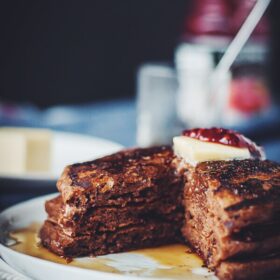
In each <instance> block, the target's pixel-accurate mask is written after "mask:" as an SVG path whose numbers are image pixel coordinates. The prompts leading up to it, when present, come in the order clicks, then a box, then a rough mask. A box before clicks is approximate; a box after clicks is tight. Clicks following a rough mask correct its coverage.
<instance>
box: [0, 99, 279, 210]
mask: <svg viewBox="0 0 280 280" xmlns="http://www.w3.org/2000/svg"><path fill="white" fill-rule="evenodd" d="M279 112H280V110H278V109H275V110H272V111H271V113H270V114H268V115H267V116H264V117H263V118H256V119H255V120H251V121H250V122H249V123H244V124H243V125H242V126H239V127H236V129H238V130H241V131H242V132H243V133H245V134H246V135H248V136H249V137H253V138H255V137H256V138H257V139H258V140H259V141H258V144H261V145H263V146H264V148H265V150H266V153H267V157H268V158H269V159H272V160H276V161H279V162H280V114H279ZM136 120H137V118H136V102H135V100H133V99H126V100H117V101H107V102H98V103H92V104H82V105H75V106H55V107H52V108H49V109H46V110H39V109H38V108H35V107H33V106H21V107H19V106H7V105H5V106H2V107H1V105H0V125H11V126H30V127H44V128H50V129H54V130H60V131H68V132H76V133H83V134H87V135H93V136H97V137H103V138H107V139H110V140H113V141H116V142H118V143H120V144H122V145H124V146H127V147H129V146H135V145H136V137H135V135H136ZM9 183H10V182H7V181H1V183H0V184H9ZM13 184H18V182H13ZM21 184H22V182H21ZM27 187H28V186H27ZM3 189H6V190H7V188H3V187H2V188H1V185H0V209H1V208H5V207H7V206H9V205H11V204H14V203H16V202H19V201H22V200H25V199H27V198H30V197H34V196H38V195H41V194H44V193H48V192H54V191H55V184H53V187H52V188H50V189H48V188H44V187H43V186H42V188H40V192H32V188H31V189H30V190H29V191H28V192H27V191H26V192H17V191H12V192H9V193H7V192H6V193H4V192H3ZM25 189H28V188H25Z"/></svg>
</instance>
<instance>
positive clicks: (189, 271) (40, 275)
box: [0, 195, 216, 280]
mask: <svg viewBox="0 0 280 280" xmlns="http://www.w3.org/2000/svg"><path fill="white" fill-rule="evenodd" d="M51 197H53V195H51V196H50V195H48V196H43V197H40V198H36V199H32V200H30V201H27V202H24V203H21V204H18V205H16V206H13V207H11V208H9V209H7V210H5V211H4V212H2V213H1V214H0V228H1V231H0V240H2V242H4V241H3V240H4V237H5V233H4V230H6V231H7V230H10V229H20V228H24V227H27V226H29V225H30V224H31V223H34V222H37V223H42V222H43V220H44V219H45V218H46V214H45V211H44V202H45V201H46V200H47V199H50V198H51ZM24 245H28V244H24ZM29 245H30V244H29ZM168 248H169V249H168V250H171V251H170V252H169V251H168V250H166V249H165V253H162V254H161V251H159V250H162V249H161V248H160V249H149V250H148V251H149V252H153V250H154V251H155V250H158V251H157V254H158V255H159V256H160V257H161V258H164V257H165V256H166V260H165V261H166V262H165V263H162V262H160V261H158V259H156V258H153V257H152V256H151V255H149V254H143V250H142V251H134V252H128V253H119V254H111V255H107V256H101V257H97V258H79V259H74V260H73V263H75V262H76V263H80V264H81V263H83V264H88V265H92V264H96V263H102V264H103V265H104V264H106V267H107V268H108V267H109V268H111V270H113V271H115V272H114V273H112V272H106V271H108V269H103V266H100V267H101V268H100V267H99V268H98V269H96V268H92V269H86V268H79V267H74V266H72V265H71V264H72V263H70V264H58V263H55V262H52V261H47V260H43V259H40V258H37V257H33V256H29V255H27V254H23V253H20V252H17V251H15V250H13V249H11V248H9V247H7V246H5V245H3V244H0V254H1V257H2V258H3V259H4V260H5V261H6V262H7V263H8V264H9V265H10V266H11V267H13V268H14V269H16V270H17V271H19V272H20V273H22V274H24V275H26V276H29V277H31V278H33V279H38V280H50V279H68V280H74V279H83V280H90V279H104V280H128V279H130V280H132V279H137V280H139V279H150V280H151V279H189V280H191V279H193V280H202V279H203V280H206V279H207V280H210V279H211V280H212V279H216V277H214V276H213V275H212V274H211V273H209V272H208V271H207V269H205V268H202V267H201V264H200V261H199V259H198V258H197V257H196V259H195V257H193V256H192V258H191V257H190V256H191V255H190V254H187V253H186V252H185V248H184V251H183V253H184V255H182V256H180V258H182V257H183V259H184V262H186V264H185V266H182V265H181V266H180V263H178V265H177V259H178V255H177V254H175V253H173V251H172V249H170V248H171V247H170V246H169V247H168ZM144 251H145V250H144ZM162 252H163V251H162ZM166 252H167V255H165V254H166ZM168 253H169V254H168ZM173 258H175V259H174V260H176V262H174V260H173V262H172V259H173ZM185 258H186V259H185ZM188 258H189V260H188ZM193 258H194V259H195V262H193ZM178 260H179V259H178ZM180 261H182V259H180ZM192 262H193V263H192ZM198 263H199V265H198ZM194 264H196V265H194ZM188 266H190V267H189V268H188ZM176 269H177V270H176ZM159 271H160V272H161V273H160V276H156V275H157V274H156V272H159ZM176 271H177V273H176ZM178 271H179V274H178ZM181 273H182V275H181ZM186 275H187V276H186ZM181 276H182V277H181Z"/></svg>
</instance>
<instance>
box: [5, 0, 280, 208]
mask: <svg viewBox="0 0 280 280" xmlns="http://www.w3.org/2000/svg"><path fill="white" fill-rule="evenodd" d="M198 2H199V3H202V4H201V5H202V6H201V7H203V5H204V4H205V5H208V4H209V3H210V5H212V4H213V3H214V4H215V3H216V4H217V3H218V4H217V5H218V6H219V7H222V8H221V9H222V10H223V7H225V5H227V4H228V3H232V5H234V4H236V3H239V4H240V3H241V4H240V5H242V3H249V4H250V3H251V4H252V3H253V4H254V3H255V2H256V1H255V0H246V1H245V0H244V1H241V0H197V1H191V0H175V1H170V0H152V1H151V0H141V1H131V0H122V1H115V0H79V1H77V0H75V1H74V0H67V1H66V0H48V1H43V0H40V1H38V0H25V1H20V0H11V1H1V2H0V36H1V37H0V40H1V41H0V126H21V127H43V128H50V129H53V130H58V131H66V132H76V133H81V134H86V135H90V136H97V137H103V138H106V139H109V140H113V141H116V142H118V143H120V144H122V145H124V146H126V147H131V146H136V145H141V141H140V140H139V139H140V138H141V137H140V138H137V133H139V131H138V129H139V114H140V115H141V112H139V102H140V101H141V100H140V101H139V69H143V68H141V66H142V65H147V63H148V64H149V65H157V66H158V65H159V63H160V65H165V63H167V64H166V65H168V67H167V68H166V69H167V72H164V75H169V76H170V75H171V76H172V75H175V76H176V75H177V74H176V65H175V58H176V50H177V49H178V46H179V45H180V44H182V42H183V41H184V40H185V38H186V37H185V35H186V32H187V30H186V29H187V27H186V22H188V20H189V19H190V18H191V17H192V16H193V10H192V9H193V7H194V4H195V3H198ZM211 3H212V4H211ZM244 5H245V4H244ZM201 7H200V8H201ZM210 13H211V11H210ZM214 13H215V11H214ZM279 14H280V1H278V0H272V2H271V4H270V6H269V9H268V11H267V12H266V15H265V17H266V20H267V24H268V29H269V32H268V36H267V37H268V46H267V48H268V59H267V64H266V66H265V67H266V68H265V69H266V70H265V74H266V78H267V81H268V87H269V91H270V95H271V96H270V97H271V104H270V105H271V106H270V109H269V110H268V111H267V112H266V113H265V114H264V115H261V116H259V115H252V116H251V117H250V118H249V119H248V120H244V121H240V122H239V123H238V124H237V125H235V126H233V128H234V129H238V130H240V131H241V132H243V133H245V134H246V135H247V136H248V137H250V138H252V139H253V140H255V141H256V142H257V143H258V144H260V145H262V146H264V148H265V149H266V151H267V154H268V157H269V158H271V159H273V160H276V161H280V109H279V108H280V79H279V65H280V17H279ZM196 35H198V37H199V36H200V35H199V34H196ZM194 66H195V64H194ZM164 67H165V66H164ZM164 67H163V68H164ZM169 70H170V71H171V72H170V71H169ZM147 71H149V70H147ZM173 71H174V72H173ZM161 86H162V84H161ZM163 88H164V89H163V91H164V90H165V89H166V88H167V87H163ZM174 88H175V86H174ZM154 89H155V88H153V90H154ZM169 89H170V91H172V90H173V86H172V87H169ZM146 91H147V95H146V97H145V98H146V101H145V100H144V101H143V100H142V101H141V102H142V103H143V102H144V103H145V102H146V103H147V106H145V104H144V105H143V104H142V107H143V108H144V109H146V110H148V109H149V110H150V111H153V112H152V114H151V116H152V117H151V116H150V117H151V118H152V120H153V118H155V119H156V118H157V116H160V117H161V118H162V119H164V118H166V116H164V114H161V113H162V112H167V111H168V110H170V111H171V110H174V111H176V108H175V107H174V106H175V105H174V104H173V103H174V102H175V101H174V102H173V100H175V99H176V95H175V91H176V90H173V91H174V96H173V97H172V96H170V93H166V98H167V99H166V102H165V103H164V102H163V101H162V100H161V96H160V95H159V98H155V95H154V97H153V98H152V93H149V90H146ZM159 91H160V90H159ZM137 94H138V97H137ZM149 94H150V96H151V98H150V97H149ZM168 94H169V95H168ZM168 98H169V99H168ZM149 101H151V102H149ZM141 102H140V103H141ZM190 102H192V100H190ZM157 104H158V105H159V104H160V105H159V106H162V107H160V109H159V111H157V109H156V105H157ZM149 106H150V107H149ZM168 106H169V107H168ZM140 107H141V106H140ZM142 107H141V108H142ZM159 112H160V113H159ZM172 117H173V115H172V114H171V113H170V112H169V113H168V118H169V119H168V120H167V119H165V122H166V123H165V125H166V126H161V125H159V123H157V122H154V123H153V125H155V127H152V126H151V127H150V128H149V129H150V130H151V131H153V132H156V131H163V132H165V130H166V131H167V130H169V134H170V135H172V133H174V131H177V132H178V131H180V130H182V129H183V128H185V127H189V128H190V127H192V124H191V123H190V124H187V125H186V124H185V123H182V122H181V123H179V125H178V126H177V124H176V129H177V130H173V126H174V127H175V125H174V124H173V122H171V121H170V120H171V118H172ZM140 119H141V118H140ZM169 121H170V122H169ZM151 123H152V121H151ZM148 125H149V124H148ZM156 125H159V126H158V128H157V127H156ZM141 131H142V130H141ZM143 131H146V130H145V128H144V130H143ZM177 132H176V133H177ZM144 134H145V132H144ZM170 135H169V136H170ZM173 135H174V134H173ZM144 136H146V135H144ZM161 136H162V135H161ZM147 137H148V136H147ZM151 137H152V136H151ZM141 139H142V138H141ZM146 140H147V139H146ZM148 140H149V139H148ZM148 142H149V141H148ZM148 142H147V143H148ZM163 142H164V141H163ZM150 143H152V144H153V142H152V141H151V142H150ZM156 144H161V143H160V141H158V143H156ZM145 145H146V144H145ZM25 183H26V182H25ZM15 184H18V182H16V183H15ZM21 184H22V182H21ZM4 185H5V188H4V187H3V186H4ZM7 186H8V187H7ZM9 188H10V186H9V181H8V182H7V181H3V180H2V181H1V179H0V194H1V196H2V197H4V193H5V195H6V198H5V199H2V206H1V205H0V208H3V207H7V206H8V205H10V204H13V203H15V202H17V201H20V200H24V199H26V198H27V197H31V196H35V194H32V190H30V193H29V194H28V195H24V191H22V193H21V194H19V192H18V193H17V192H16V191H14V190H15V188H13V189H12V188H11V189H10V190H11V191H10V192H9ZM31 189H32V188H31ZM53 191H55V185H53V188H52V189H48V190H47V191H46V192H53ZM44 192H45V191H44ZM16 193H17V196H16ZM40 194H41V193H40ZM36 195H39V193H36ZM0 204H1V201H0Z"/></svg>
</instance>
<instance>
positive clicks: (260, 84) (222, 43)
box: [175, 0, 271, 126]
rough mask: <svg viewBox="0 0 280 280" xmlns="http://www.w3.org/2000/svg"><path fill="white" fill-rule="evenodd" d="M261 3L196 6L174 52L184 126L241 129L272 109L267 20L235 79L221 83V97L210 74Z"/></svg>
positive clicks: (200, 1)
mask: <svg viewBox="0 0 280 280" xmlns="http://www.w3.org/2000/svg"><path fill="white" fill-rule="evenodd" d="M256 1H257V0H196V1H193V6H192V10H191V13H190V14H189V15H188V16H187V18H186V21H185V24H184V28H185V29H184V32H183V36H182V40H181V43H180V44H179V45H178V47H177V49H176V52H175V63H176V68H177V72H178V80H179V94H178V100H179V102H178V108H177V110H178V114H179V118H180V120H181V121H182V122H183V123H184V125H185V126H211V125H232V124H238V123H240V122H242V121H243V120H245V119H249V118H251V117H252V116H254V115H256V114H260V113H262V112H264V111H266V110H268V109H269V106H270V104H271V102H270V92H269V89H268V86H267V83H266V77H265V71H264V68H265V66H266V54H267V51H268V40H267V39H268V35H269V28H268V24H267V18H266V17H265V16H264V17H263V18H262V20H261V21H260V22H259V24H258V25H257V27H256V29H255V30H254V32H253V35H252V37H251V38H250V40H249V42H248V44H246V46H245V47H244V48H243V50H242V51H241V53H240V55H239V56H238V59H237V60H236V61H235V63H234V65H233V67H232V69H231V71H230V73H224V75H223V77H221V80H220V84H219V88H218V89H217V92H214V93H213V92H211V91H210V77H211V73H212V72H213V70H214V68H215V67H216V65H217V64H218V62H219V60H220V58H221V57H222V56H223V54H224V52H225V50H226V48H227V46H228V45H229V43H230V42H231V40H232V39H233V37H234V36H235V35H236V33H237V32H238V30H239V29H240V27H241V25H242V23H243V22H244V21H245V19H246V17H247V16H248V14H249V13H250V11H251V9H252V8H253V6H254V5H255V3H256ZM213 94H214V96H213ZM184 110H185V111H187V110H188V112H184ZM220 112H222V113H223V115H222V117H221V116H220V115H218V114H219V113H220ZM213 114H216V116H214V115H213Z"/></svg>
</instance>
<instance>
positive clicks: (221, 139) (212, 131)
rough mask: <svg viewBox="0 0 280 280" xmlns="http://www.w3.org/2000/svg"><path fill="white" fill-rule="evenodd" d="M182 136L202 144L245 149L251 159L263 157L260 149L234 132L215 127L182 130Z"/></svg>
mask: <svg viewBox="0 0 280 280" xmlns="http://www.w3.org/2000/svg"><path fill="white" fill-rule="evenodd" d="M182 135H183V136H187V137H190V138H194V139H197V140H200V141H204V142H211V143H218V144H222V145H227V146H232V147H236V148H247V149H248V150H249V151H250V154H251V156H252V158H259V159H261V158H262V157H263V151H262V149H261V148H260V147H258V146H257V145H256V144H255V143H254V142H253V141H251V140H250V139H248V138H247V137H245V136H244V135H242V134H240V133H238V132H236V131H234V130H230V129H225V128H217V127H212V128H194V129H191V130H184V131H183V132H182Z"/></svg>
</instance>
